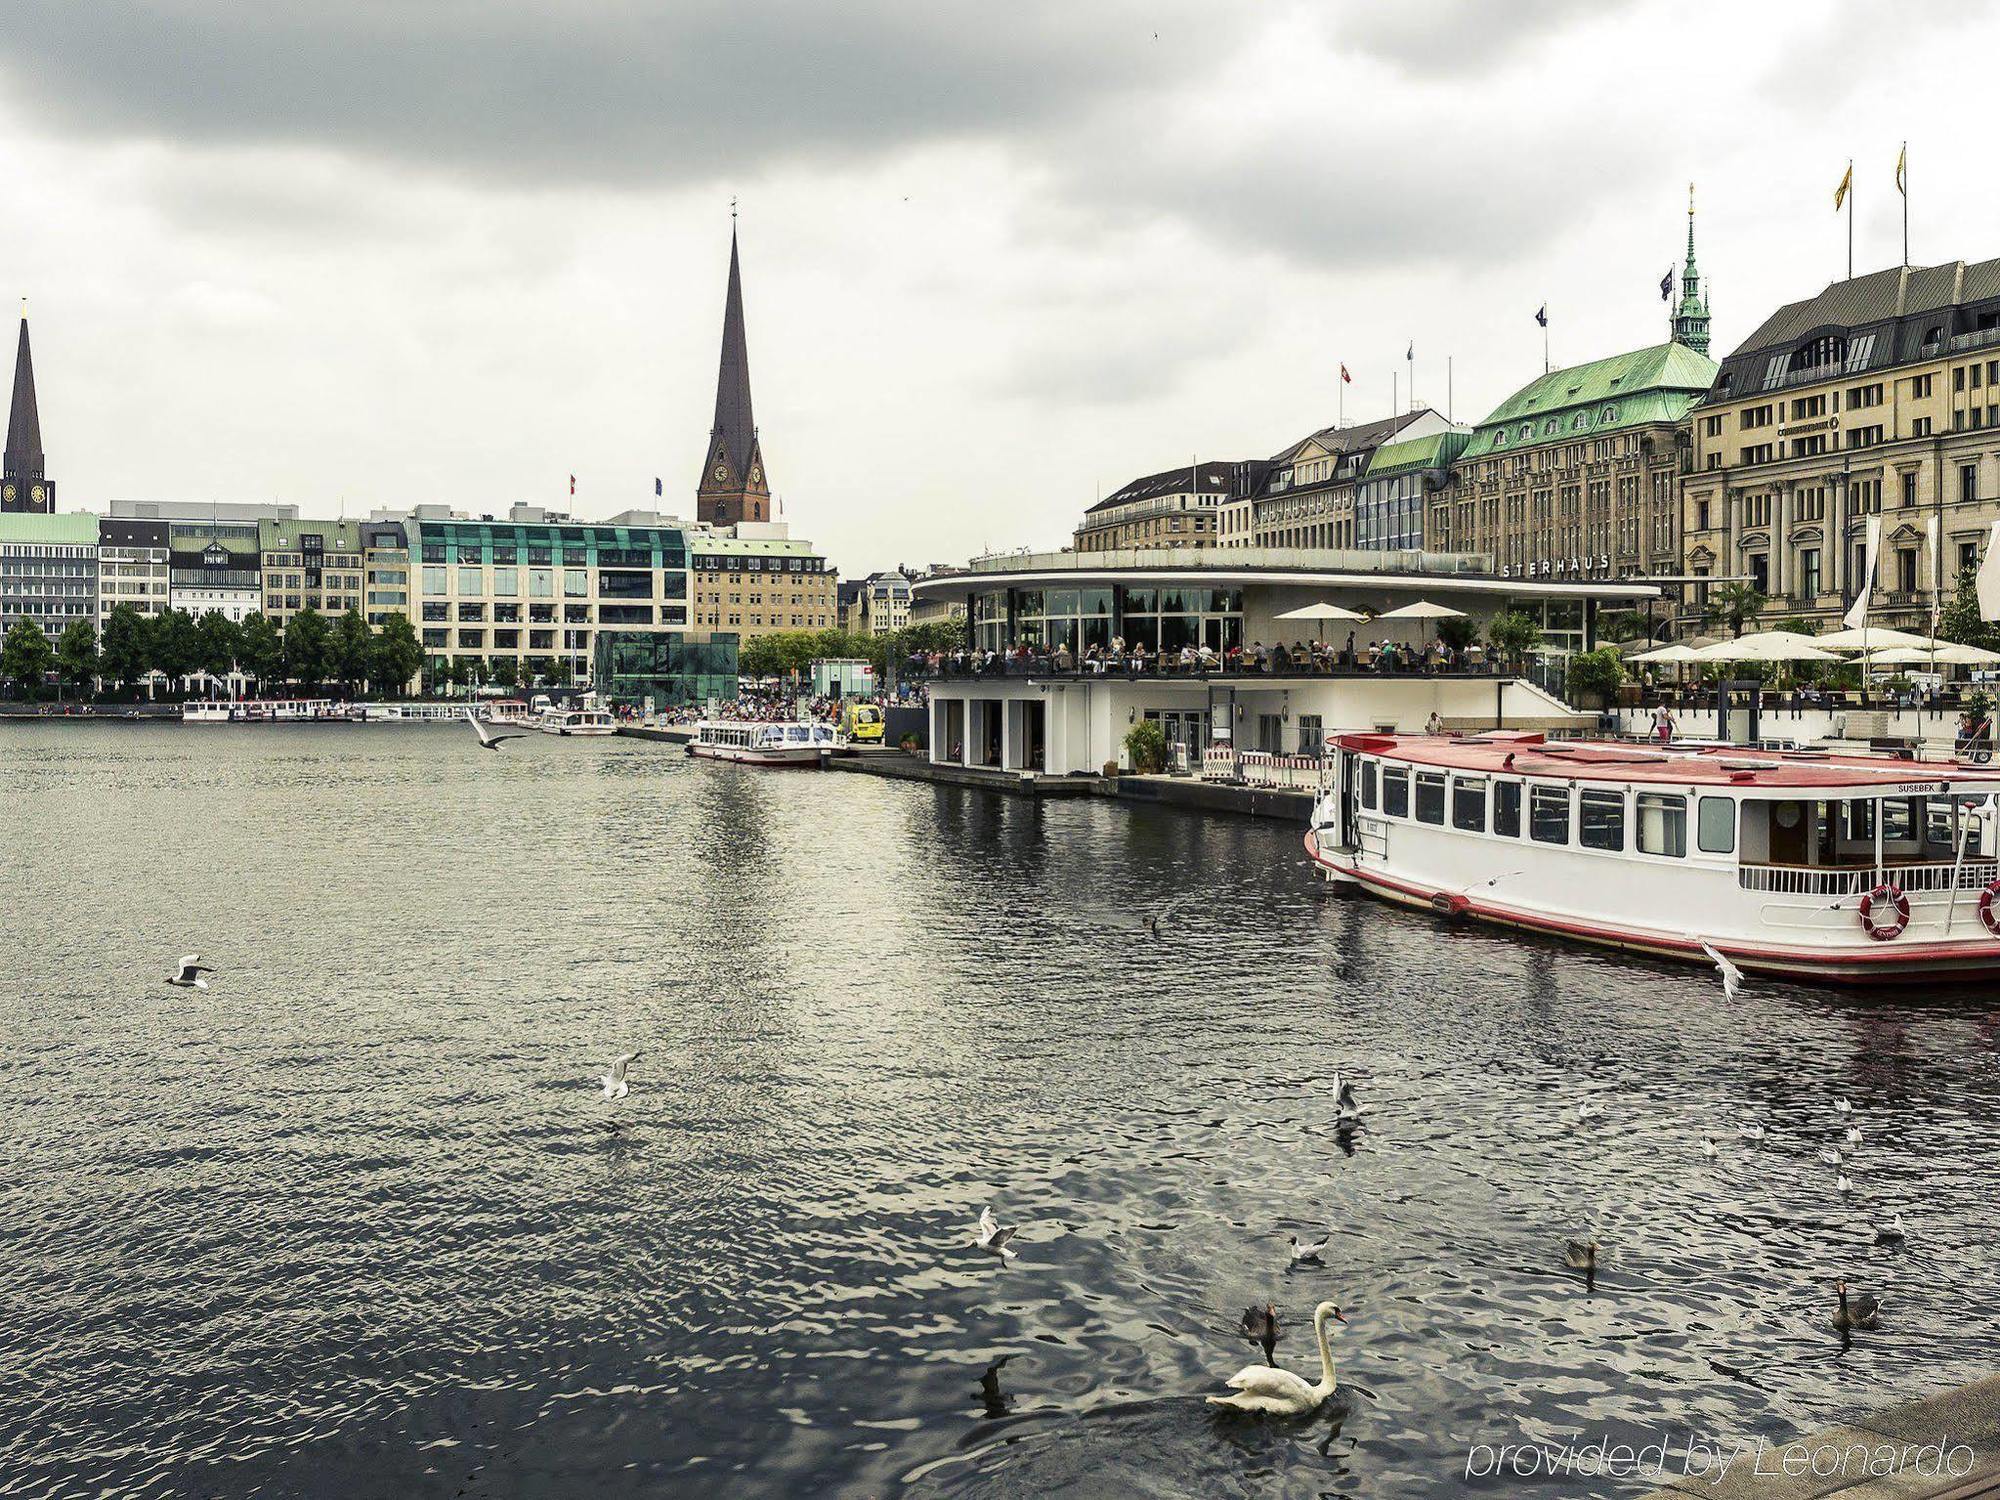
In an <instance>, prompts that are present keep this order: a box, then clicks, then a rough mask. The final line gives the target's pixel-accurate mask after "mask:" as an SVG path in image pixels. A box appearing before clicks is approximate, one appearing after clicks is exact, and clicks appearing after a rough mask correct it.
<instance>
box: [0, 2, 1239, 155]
mask: <svg viewBox="0 0 2000 1500" xmlns="http://www.w3.org/2000/svg"><path fill="white" fill-rule="evenodd" d="M1204 12H1206V13H1205V14H1204ZM1231 22H1232V13H1231V12H1229V11H1228V10H1227V8H1224V7H1217V8H1214V9H1212V10H1209V9H1208V8H1198V7H1196V6H1194V5H1193V4H1192V3H1190V0H1151V3H1146V4H1140V3H1137V0H1099V3H1095V4H1091V5H1079V4H1074V3H1070V0H1024V3H1014V4H1009V5H1002V6H995V5H992V4H968V3H933V0H926V3H921V4H903V3H892V0H872V3H842V4H826V3H820V0H797V3H763V4H757V3H743V0H679V3H674V4H671V5H660V4H653V3H638V0H345V3H337V4H328V3H307V4H291V3H272V0H88V3H80V0H8V4H7V6H6V19H5V24H4V26H0V69H4V70H5V72H6V73H7V75H9V78H10V81H11V83H12V85H13V88H14V91H15V95H16V97H17V98H21V97H23V96H25V97H26V98H27V99H28V100H30V101H32V103H33V106H34V113H35V115H36V116H37V117H38V118H40V119H42V120H43V121H45V122H52V123H53V124H54V125H55V126H56V127H57V128H58V129H60V130H62V131H63V132H64V133H69V134H83V135H99V136H103V135H110V136H115V137H138V138H166V139H171V140H174V141H176V142H181V143H194V144H206V145H222V146H270V145H305V146H311V147H316V148H322V149H330V150H334V151H338V152H344V153H350V154H359V155H364V156H371V157H377V158H383V159H389V160H395V161H405V162H410V163H414V164H417V165H420V166H422V167H424V168H427V169H431V170H442V171H446V172H459V173H465V174H470V175H473V176H476V177H479V178H482V179H497V180H510V181H518V182H523V183H527V184H531V185H537V186H540V185H546V184H549V183H552V182H553V183H560V182H564V181H570V180H575V181H579V182H582V183H585V184H589V183H632V182H658V183H663V184H668V185H672V184H676V183H680V182H688V181H703V180H706V181H712V180H717V179H720V178H726V177H729V176H733V175H739V174H742V175H747V174H749V173H751V172H754V171H756V170H758V169H760V168H762V167H764V166H767V165H772V164H783V163H787V162H793V161H798V160H808V161H811V160H832V161H851V160H853V159H855V158H857V157H859V158H865V157H868V156H870V155H874V154H878V153H881V152H884V151H892V150H895V149H898V148H902V147H906V146H912V145H919V144H924V143H928V142H932V141H939V140H952V139H963V138H967V137H977V136H982V135H999V134H1006V133H1010V132H1012V131H1014V130H1016V129H1018V128H1021V127H1023V126H1035V125H1044V126H1045V125H1049V124H1053V123H1057V122H1060V121H1061V120H1063V119H1065V118H1070V117H1074V116H1077V115H1079V114H1082V113H1084V112H1086V111H1088V110H1091V109H1094V108H1097V107H1100V106H1101V105H1103V104H1104V103H1105V102H1106V101H1108V100H1111V99H1115V98H1118V97H1120V96H1123V95H1128V94H1132V93H1135V92H1136V93H1142V94H1143V93H1146V92H1150V91H1154V90H1160V89H1170V88H1172V87H1173V86H1174V85H1175V84H1176V83H1177V82H1179V81H1181V80H1184V79H1186V78H1187V77H1189V76H1191V75H1196V74H1199V73H1200V72H1201V71H1202V70H1203V69H1205V68H1206V67H1208V66H1210V65H1212V64H1213V62H1214V60H1215V58H1216V57H1217V56H1218V55H1219V53H1220V52H1222V51H1223V50H1225V47H1224V44H1225V41H1226V39H1227V37H1228V34H1229V31H1230V29H1231Z"/></svg>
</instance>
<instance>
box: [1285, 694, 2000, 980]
mask: <svg viewBox="0 0 2000 1500" xmlns="http://www.w3.org/2000/svg"><path fill="white" fill-rule="evenodd" d="M1326 742H1327V752H1328V754H1327V760H1326V763H1325V766H1324V768H1323V770H1322V772H1321V791H1320V794H1319V797H1318V799H1317V801H1316V802H1315V804H1314V808H1313V817H1312V828H1311V830H1310V831H1309V832H1308V833H1307V834H1306V848H1307V851H1308V852H1309V853H1310V854H1311V855H1312V857H1313V859H1314V860H1315V861H1316V862H1317V863H1318V866H1319V868H1320V871H1321V873H1322V874H1323V875H1324V877H1325V878H1326V879H1328V880H1330V881H1335V882H1338V883H1343V884H1348V885H1352V886H1356V887H1358V888H1360V889H1361V890H1364V891H1366V892H1368V893H1370V894H1373V895H1377V896H1381V897H1384V898H1386V899H1388V900H1391V901H1397V902H1401V903H1403V904H1405V905H1409V906H1418V907H1425V908H1429V909H1430V910H1432V911H1435V912H1438V913H1440V914H1442V915H1445V916H1448V917H1463V918H1468V919H1472V920H1478V921H1485V922H1491V923H1495V924H1499V925H1503V926H1510V927H1517V928H1524V929H1528V930H1532V931H1537V932H1545V933H1550V934H1553V935H1557V936H1561V937H1568V938H1574V939H1579V940H1581V941H1585V942H1590V943H1597V944H1601V945H1605V946H1609V947H1613V948H1622V949H1626V950H1628V951H1631V952H1637V953H1650V954H1654V955H1657V956H1660V957H1669V958H1684V959H1695V960H1697V961H1699V960H1701V959H1703V958H1711V959H1712V958H1713V957H1714V954H1716V953H1720V954H1722V955H1724V956H1725V957H1726V958H1728V959H1729V960H1732V961H1733V962H1734V963H1735V964H1737V965H1740V966H1741V967H1742V968H1744V969H1749V970H1758V971H1762V972H1764V973H1767V974H1776V975H1783V976H1785V977H1788V978H1794V979H1799V978H1805V979H1819V980H1828V981H1834V982H1846V983H1878V982H1885V981H1886V982H1898V981H1907V980H1913V979H1919V978H1922V977H1925V976H1927V975H1937V974H1960V975H1965V974H1975V973H1980V974H2000V837H1996V822H1997V821H2000V818H1996V802H1995V800H1994V794H1995V793H1996V792H2000V767H1993V766H1974V765H1966V764H1962V763H1958V762H1953V763H1952V764H1951V765H1950V766H1949V767H1948V768H1944V767H1941V768H1940V774H1939V776H1938V777H1937V779H1935V780H1924V781H1911V780H1908V779H1907V778H1908V776H1909V774H1910V772H1909V768H1908V766H1907V765H1906V764H1899V763H1897V762H1895V761H1892V760H1887V759H1884V758H1883V757H1880V756H1865V755H1834V754H1830V753H1826V752H1823V751H1756V752H1745V751H1744V750H1742V749H1739V748H1737V747H1733V746H1716V745H1702V746H1697V745H1675V744H1664V745H1634V744H1626V743H1609V742H1606V743H1594V742H1591V741H1587V740H1565V741H1560V742H1555V741H1546V740H1545V739H1544V738H1543V736H1541V735H1540V734H1533V733H1527V732H1521V731H1509V730H1492V731H1488V732H1487V733H1484V734H1476V735H1471V736H1468V737H1464V738H1451V737H1446V736H1442V735H1422V734H1391V733H1334V734H1329V735H1328V736H1327V737H1326Z"/></svg>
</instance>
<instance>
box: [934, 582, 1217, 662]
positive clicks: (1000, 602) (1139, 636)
mask: <svg viewBox="0 0 2000 1500" xmlns="http://www.w3.org/2000/svg"><path fill="white" fill-rule="evenodd" d="M972 629H973V644H974V645H976V646H979V647H981V648H982V649H984V650H988V651H999V650H1003V649H1004V648H1006V647H1008V646H1012V645H1016V644H1025V645H1029V646H1035V647H1041V648H1045V649H1047V650H1050V651H1054V650H1056V649H1057V648H1059V647H1062V646H1068V647H1069V649H1070V650H1071V651H1072V652H1075V653H1078V654H1081V653H1083V652H1085V651H1088V650H1089V649H1090V648H1091V647H1092V646H1096V647H1098V648H1099V649H1103V648H1105V647H1108V646H1109V645H1110V644H1111V642H1112V639H1113V638H1114V637H1116V638H1120V639H1123V641H1124V642H1125V644H1126V646H1127V647H1128V648H1129V647H1132V646H1136V645H1139V644H1141V643H1143V644H1144V645H1145V647H1146V649H1147V651H1149V652H1155V653H1157V652H1160V651H1179V650H1180V649H1181V648H1182V647H1184V646H1204V645H1205V646H1208V647H1209V648H1211V649H1212V650H1215V651H1217V652H1222V651H1227V650H1229V649H1230V648H1231V647H1232V646H1240V645H1242V644H1243V590H1241V589H1230V588H1225V589H1205V588H1182V587H1177V586H1173V585H1168V586H1166V587H1161V588H1153V587H1133V588H1123V587H1115V588H1076V589H995V590H991V591H989V592H987V593H982V594H975V595H974V596H973V599H972Z"/></svg>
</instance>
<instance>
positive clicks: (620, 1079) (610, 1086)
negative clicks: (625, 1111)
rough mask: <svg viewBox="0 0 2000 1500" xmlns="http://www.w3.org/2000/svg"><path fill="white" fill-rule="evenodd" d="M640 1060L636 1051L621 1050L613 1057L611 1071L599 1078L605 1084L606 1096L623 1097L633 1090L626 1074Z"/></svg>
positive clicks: (612, 1097) (610, 1097)
mask: <svg viewBox="0 0 2000 1500" xmlns="http://www.w3.org/2000/svg"><path fill="white" fill-rule="evenodd" d="M638 1060H639V1054H638V1053H636V1052H621V1053H619V1054H618V1056H616V1057H614V1058H612V1059H611V1071H610V1072H609V1073H606V1074H605V1075H604V1076H603V1077H602V1078H600V1079H598V1080H597V1081H598V1082H599V1083H601V1084H603V1085H604V1097H605V1098H607V1099H623V1098H624V1097H625V1096H626V1095H627V1094H629V1093H630V1092H631V1091H632V1085H631V1084H629V1083H627V1082H626V1081H625V1074H626V1072H627V1071H628V1070H629V1069H630V1068H631V1066H632V1064H633V1063H635V1062H637V1061H638Z"/></svg>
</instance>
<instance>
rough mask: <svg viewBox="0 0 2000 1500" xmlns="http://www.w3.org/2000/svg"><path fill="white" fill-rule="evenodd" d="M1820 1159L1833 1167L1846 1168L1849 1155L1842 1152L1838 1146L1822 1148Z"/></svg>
mask: <svg viewBox="0 0 2000 1500" xmlns="http://www.w3.org/2000/svg"><path fill="white" fill-rule="evenodd" d="M1819 1159H1820V1160H1821V1161H1823V1162H1825V1163H1826V1164H1827V1165H1828V1166H1832V1167H1844V1166H1846V1165H1847V1153H1846V1152H1845V1151H1842V1150H1841V1149H1840V1148H1839V1147H1838V1146H1822V1147H1820V1151H1819Z"/></svg>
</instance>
